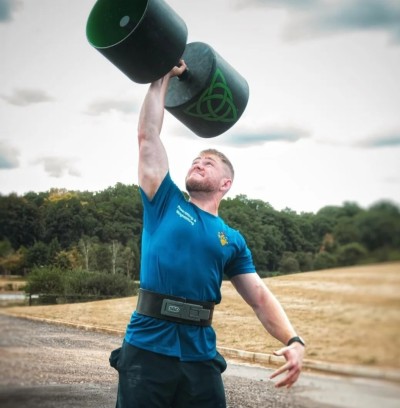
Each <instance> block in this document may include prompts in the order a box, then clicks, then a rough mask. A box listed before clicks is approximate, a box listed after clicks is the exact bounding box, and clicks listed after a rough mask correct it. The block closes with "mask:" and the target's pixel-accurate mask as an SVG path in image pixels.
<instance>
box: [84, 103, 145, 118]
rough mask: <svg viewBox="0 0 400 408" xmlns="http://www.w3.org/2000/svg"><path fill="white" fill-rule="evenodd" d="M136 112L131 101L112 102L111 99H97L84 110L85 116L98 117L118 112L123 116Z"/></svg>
mask: <svg viewBox="0 0 400 408" xmlns="http://www.w3.org/2000/svg"><path fill="white" fill-rule="evenodd" d="M137 110H138V106H137V104H136V103H135V102H132V100H119V101H116V100H113V99H99V100H98V101H95V102H92V103H91V104H90V105H89V107H88V109H87V110H86V112H85V113H86V114H87V115H91V116H100V115H103V114H105V113H111V112H120V113H123V114H131V113H133V112H136V111H137Z"/></svg>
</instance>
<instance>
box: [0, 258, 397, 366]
mask: <svg viewBox="0 0 400 408" xmlns="http://www.w3.org/2000/svg"><path fill="white" fill-rule="evenodd" d="M265 282H266V284H267V285H268V286H269V288H270V289H271V290H272V292H273V293H274V294H275V295H276V297H277V298H278V299H279V300H280V302H281V303H282V305H283V306H284V308H285V310H286V312H287V314H288V315H289V317H290V319H291V321H292V323H293V325H294V326H295V328H296V330H297V331H298V333H299V334H301V335H302V336H303V337H304V338H305V339H306V341H307V343H308V346H307V354H306V358H307V359H309V360H319V361H325V362H331V363H348V364H357V365H366V366H370V367H387V368H394V369H400V262H395V263H385V264H377V265H368V266H357V267H351V268H342V269H330V270H324V271H316V272H307V273H299V274H294V275H286V276H281V277H274V278H268V279H265ZM222 295H223V301H222V303H221V304H220V305H218V306H217V308H216V311H215V313H214V327H215V330H216V332H217V339H218V345H219V346H220V347H228V348H234V349H240V350H246V351H255V352H260V353H272V352H273V351H274V350H276V349H277V348H280V347H281V346H280V343H279V342H278V341H276V340H275V339H273V338H271V336H269V335H268V333H266V332H265V330H264V329H263V328H262V326H261V324H260V323H259V322H258V320H257V318H256V317H255V316H254V315H253V313H252V310H251V309H250V307H249V306H248V305H247V304H245V303H244V301H243V300H242V299H241V298H240V296H239V295H238V294H237V293H236V291H235V290H234V289H233V287H232V285H231V284H230V283H229V282H223V286H222ZM136 300H137V299H136V297H130V298H124V299H113V300H105V301H97V302H90V303H80V304H67V305H54V306H30V307H29V306H18V307H10V308H6V309H1V310H0V311H1V312H3V313H7V314H12V315H17V316H18V315H20V316H21V315H23V316H30V317H36V318H46V319H51V320H57V321H59V322H65V323H73V324H79V325H86V326H94V327H97V328H100V329H101V328H104V329H107V330H115V331H116V332H119V333H121V336H122V333H123V332H124V330H125V327H126V324H127V322H128V321H129V318H130V315H131V313H132V310H133V309H134V307H135V304H136Z"/></svg>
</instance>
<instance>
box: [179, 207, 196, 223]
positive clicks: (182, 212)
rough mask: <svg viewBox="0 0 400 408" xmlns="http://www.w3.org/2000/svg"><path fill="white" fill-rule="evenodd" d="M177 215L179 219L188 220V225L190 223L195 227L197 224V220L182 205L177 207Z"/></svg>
mask: <svg viewBox="0 0 400 408" xmlns="http://www.w3.org/2000/svg"><path fill="white" fill-rule="evenodd" d="M176 213H177V214H178V215H179V217H181V218H182V219H184V220H186V221H187V222H188V223H190V224H192V225H194V224H195V223H196V222H197V220H196V218H194V217H192V216H191V215H190V214H189V213H188V212H187V211H185V210H184V209H183V208H182V207H181V206H180V205H178V207H176Z"/></svg>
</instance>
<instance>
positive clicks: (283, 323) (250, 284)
mask: <svg viewBox="0 0 400 408" xmlns="http://www.w3.org/2000/svg"><path fill="white" fill-rule="evenodd" d="M231 281H232V284H233V286H234V287H235V289H236V290H237V291H238V293H239V294H240V295H241V296H242V298H243V299H244V300H245V301H246V302H247V303H248V304H249V305H250V306H251V307H252V309H253V310H254V312H255V314H256V316H257V317H258V319H259V320H260V322H261V323H262V325H263V326H264V328H265V329H266V330H267V331H268V333H269V334H271V335H272V336H273V337H275V338H276V339H277V340H279V341H281V342H282V343H283V344H285V345H286V344H287V343H288V341H289V340H290V339H291V338H292V337H294V336H296V332H295V330H294V328H293V326H292V324H291V323H290V321H289V319H288V317H287V315H286V313H285V311H284V309H283V308H282V306H281V304H280V303H279V301H278V300H277V299H276V297H275V296H274V295H273V293H271V291H270V290H269V289H268V287H267V286H266V285H265V284H264V282H263V281H262V280H261V278H260V277H259V276H258V275H257V274H256V273H248V274H243V275H237V276H235V277H233V278H232V279H231ZM274 354H276V355H280V356H284V357H285V359H286V364H285V365H283V366H282V367H280V368H279V369H278V370H276V371H275V372H274V373H273V374H272V376H271V378H274V377H276V376H278V375H279V374H281V373H283V372H287V374H286V376H285V377H284V378H283V379H281V380H280V381H279V382H277V383H276V386H277V387H285V386H287V387H291V386H292V385H293V384H294V383H295V382H296V381H297V379H298V377H299V375H300V372H301V367H302V362H303V357H304V346H302V345H301V344H300V343H297V342H295V343H293V344H292V345H290V346H289V347H287V346H285V347H283V348H282V349H280V350H278V351H276V352H275V353H274Z"/></svg>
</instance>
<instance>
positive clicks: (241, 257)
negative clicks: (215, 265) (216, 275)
mask: <svg viewBox="0 0 400 408" xmlns="http://www.w3.org/2000/svg"><path fill="white" fill-rule="evenodd" d="M237 248H238V249H237V252H236V254H235V256H234V257H233V259H232V260H231V261H230V262H229V263H228V264H227V267H226V268H225V274H226V275H227V276H228V278H229V279H231V278H233V277H234V276H236V275H241V274H245V273H255V272H256V268H255V266H254V263H253V257H252V254H251V251H250V249H249V248H248V246H247V244H246V241H245V239H244V238H243V236H242V235H241V234H240V233H239V232H238V233H237Z"/></svg>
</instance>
